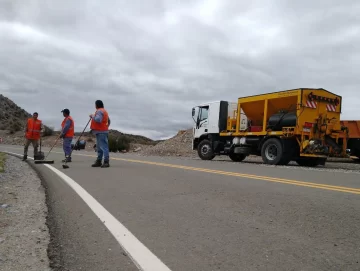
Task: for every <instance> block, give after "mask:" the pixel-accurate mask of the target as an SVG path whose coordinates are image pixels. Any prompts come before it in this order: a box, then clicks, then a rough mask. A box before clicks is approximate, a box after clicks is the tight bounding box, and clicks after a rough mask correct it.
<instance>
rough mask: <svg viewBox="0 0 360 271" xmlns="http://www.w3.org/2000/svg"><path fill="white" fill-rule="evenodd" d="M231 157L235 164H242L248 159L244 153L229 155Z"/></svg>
mask: <svg viewBox="0 0 360 271" xmlns="http://www.w3.org/2000/svg"><path fill="white" fill-rule="evenodd" d="M229 157H230V159H231V160H233V161H234V162H241V161H243V160H244V159H245V158H246V155H245V154H242V153H229Z"/></svg>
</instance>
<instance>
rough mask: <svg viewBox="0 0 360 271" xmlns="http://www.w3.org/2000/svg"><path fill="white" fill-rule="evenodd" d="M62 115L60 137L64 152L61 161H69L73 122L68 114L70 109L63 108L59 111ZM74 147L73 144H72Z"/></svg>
mask: <svg viewBox="0 0 360 271" xmlns="http://www.w3.org/2000/svg"><path fill="white" fill-rule="evenodd" d="M61 113H63V116H64V120H63V121H62V123H61V128H62V130H61V134H60V138H62V139H63V150H64V153H65V159H64V160H62V162H71V142H72V140H73V137H74V127H75V123H74V120H73V118H72V117H71V116H70V110H69V109H67V108H65V109H63V110H62V111H61ZM74 147H75V146H74Z"/></svg>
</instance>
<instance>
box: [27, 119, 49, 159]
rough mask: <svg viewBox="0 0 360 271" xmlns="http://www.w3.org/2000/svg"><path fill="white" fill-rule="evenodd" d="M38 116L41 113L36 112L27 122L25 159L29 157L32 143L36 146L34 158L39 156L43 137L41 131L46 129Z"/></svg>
mask: <svg viewBox="0 0 360 271" xmlns="http://www.w3.org/2000/svg"><path fill="white" fill-rule="evenodd" d="M38 117H39V114H38V113H37V112H34V113H33V115H32V118H29V119H28V120H27V122H26V125H25V129H24V137H25V138H26V142H25V146H24V156H23V161H25V160H26V159H27V154H28V149H29V145H30V143H31V144H32V145H33V147H34V159H36V158H37V156H38V147H39V139H40V137H41V133H42V132H43V131H44V126H43V124H42V121H41V120H39V119H38Z"/></svg>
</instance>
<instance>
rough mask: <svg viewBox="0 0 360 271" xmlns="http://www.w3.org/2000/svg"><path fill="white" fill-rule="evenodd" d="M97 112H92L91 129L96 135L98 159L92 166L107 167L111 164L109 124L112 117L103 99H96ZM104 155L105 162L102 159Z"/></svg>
mask: <svg viewBox="0 0 360 271" xmlns="http://www.w3.org/2000/svg"><path fill="white" fill-rule="evenodd" d="M95 108H96V112H95V114H90V115H89V116H90V118H91V124H90V129H91V132H92V133H93V134H95V135H96V148H97V154H98V156H97V159H96V161H95V163H94V164H92V165H91V166H92V167H102V168H106V167H109V166H110V163H109V138H108V135H109V126H110V118H109V114H108V112H107V111H106V110H105V109H104V104H103V102H102V101H101V100H97V101H95ZM103 157H104V164H102V163H101V162H102V159H103Z"/></svg>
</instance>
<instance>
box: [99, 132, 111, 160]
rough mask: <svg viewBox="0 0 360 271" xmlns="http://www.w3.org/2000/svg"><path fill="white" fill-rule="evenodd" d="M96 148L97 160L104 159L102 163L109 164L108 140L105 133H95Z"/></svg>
mask: <svg viewBox="0 0 360 271" xmlns="http://www.w3.org/2000/svg"><path fill="white" fill-rule="evenodd" d="M96 148H97V153H98V157H97V159H98V160H100V161H101V160H102V158H103V157H104V162H105V161H106V162H109V140H108V134H107V133H97V134H96Z"/></svg>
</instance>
